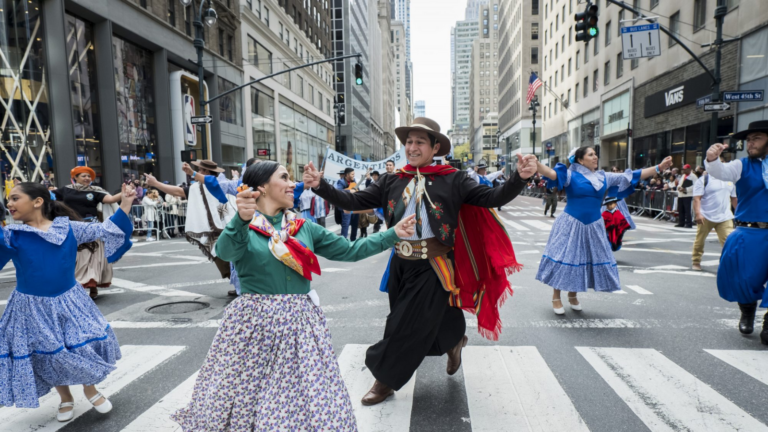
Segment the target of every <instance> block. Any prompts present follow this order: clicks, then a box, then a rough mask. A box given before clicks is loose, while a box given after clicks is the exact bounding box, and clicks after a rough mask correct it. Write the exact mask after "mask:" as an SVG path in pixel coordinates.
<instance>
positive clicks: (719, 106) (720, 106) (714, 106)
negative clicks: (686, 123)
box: [704, 102, 731, 112]
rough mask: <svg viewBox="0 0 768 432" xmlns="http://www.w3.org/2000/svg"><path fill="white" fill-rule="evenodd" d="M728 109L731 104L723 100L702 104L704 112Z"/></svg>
mask: <svg viewBox="0 0 768 432" xmlns="http://www.w3.org/2000/svg"><path fill="white" fill-rule="evenodd" d="M730 109H731V105H730V104H727V103H725V102H722V103H708V104H704V112H707V111H728V110H730Z"/></svg>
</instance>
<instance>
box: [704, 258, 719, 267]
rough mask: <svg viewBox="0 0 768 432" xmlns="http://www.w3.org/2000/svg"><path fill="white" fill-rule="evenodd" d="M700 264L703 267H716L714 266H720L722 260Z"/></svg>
mask: <svg viewBox="0 0 768 432" xmlns="http://www.w3.org/2000/svg"><path fill="white" fill-rule="evenodd" d="M700 264H701V266H702V267H714V266H719V265H720V260H719V259H716V260H710V261H702V262H701V263H700Z"/></svg>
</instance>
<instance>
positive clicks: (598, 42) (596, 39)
mask: <svg viewBox="0 0 768 432" xmlns="http://www.w3.org/2000/svg"><path fill="white" fill-rule="evenodd" d="M594 39H595V42H594V44H593V46H594V47H595V49H594V50H593V51H592V54H593V55H595V56H597V54H598V53H599V52H600V33H598V34H597V35H595V37H594ZM584 51H585V52H586V51H587V50H584Z"/></svg>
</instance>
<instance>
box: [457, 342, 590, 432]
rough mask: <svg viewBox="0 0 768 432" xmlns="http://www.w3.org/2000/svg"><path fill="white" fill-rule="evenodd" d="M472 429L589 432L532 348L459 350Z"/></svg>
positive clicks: (471, 348) (478, 347) (473, 347)
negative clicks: (460, 351)
mask: <svg viewBox="0 0 768 432" xmlns="http://www.w3.org/2000/svg"><path fill="white" fill-rule="evenodd" d="M462 357H463V366H462V367H463V369H464V385H465V388H466V391H467V402H468V404H469V412H470V421H471V424H472V430H473V431H504V430H510V431H512V430H528V431H542V432H544V431H553V432H554V431H564V430H566V431H588V430H589V429H588V428H587V426H586V424H584V420H582V419H581V416H580V415H579V413H578V412H577V411H576V408H575V407H574V406H573V403H571V400H570V399H569V398H568V395H567V394H566V393H565V390H563V388H562V387H561V386H560V383H558V381H557V378H555V375H554V374H553V373H552V371H551V370H550V369H549V366H547V363H546V362H545V361H544V358H543V357H542V356H541V354H539V351H538V350H537V349H536V347H531V346H520V347H509V346H472V347H466V348H465V349H464V351H463V352H462Z"/></svg>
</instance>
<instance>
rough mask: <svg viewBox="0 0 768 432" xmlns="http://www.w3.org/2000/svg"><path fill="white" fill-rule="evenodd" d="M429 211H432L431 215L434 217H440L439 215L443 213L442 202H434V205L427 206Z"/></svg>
mask: <svg viewBox="0 0 768 432" xmlns="http://www.w3.org/2000/svg"><path fill="white" fill-rule="evenodd" d="M429 211H430V213H432V216H434V217H435V219H440V217H441V216H442V215H443V213H444V212H445V210H444V209H443V203H440V202H437V201H435V202H434V206H432V207H430V208H429Z"/></svg>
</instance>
